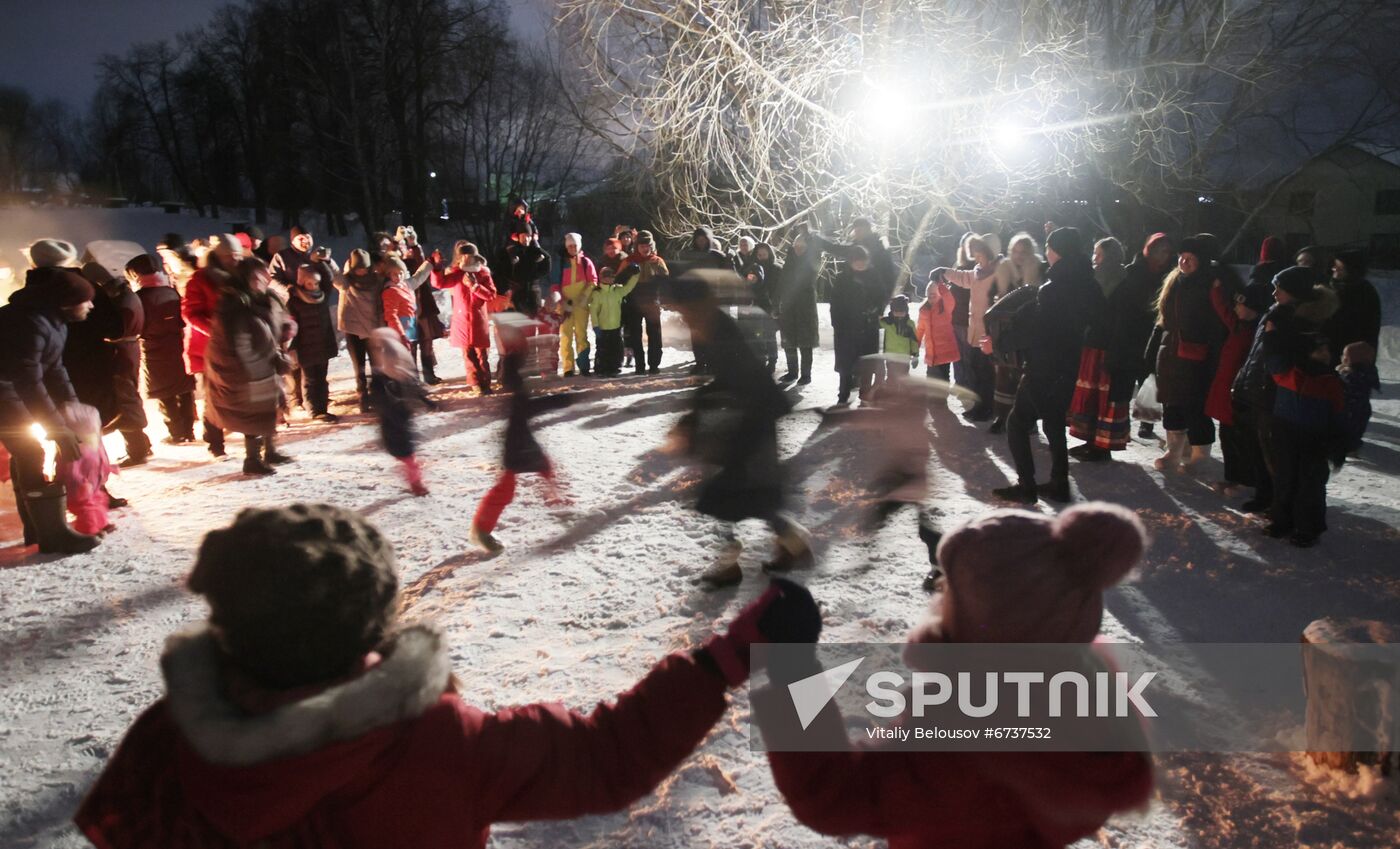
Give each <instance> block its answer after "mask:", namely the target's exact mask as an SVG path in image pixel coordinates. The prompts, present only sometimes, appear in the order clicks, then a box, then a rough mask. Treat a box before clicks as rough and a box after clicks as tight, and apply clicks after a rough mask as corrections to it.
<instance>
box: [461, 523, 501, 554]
mask: <svg viewBox="0 0 1400 849" xmlns="http://www.w3.org/2000/svg"><path fill="white" fill-rule="evenodd" d="M467 542H470V543H471V544H472V545H474V546H476V547H477V548H479V549H481V550H482V551H484V552H486V553H487V554H500V553H501V551H502V550H503V549H505V546H504V545H501V543H500V540H498V539H496V538H495V537H494V536H492V535H491V532H490V531H483V530H481V529H480V528H478V527H477V526H476V525H475V524H473V525H472V529H471V530H470V531H468V532H467Z"/></svg>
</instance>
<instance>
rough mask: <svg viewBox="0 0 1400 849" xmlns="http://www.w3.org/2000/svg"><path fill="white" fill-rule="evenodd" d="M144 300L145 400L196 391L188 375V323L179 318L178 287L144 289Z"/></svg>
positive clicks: (142, 326)
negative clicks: (186, 367) (186, 354)
mask: <svg viewBox="0 0 1400 849" xmlns="http://www.w3.org/2000/svg"><path fill="white" fill-rule="evenodd" d="M136 297H138V298H140V299H141V309H142V312H143V313H144V314H145V321H144V322H143V323H142V325H141V358H142V363H143V365H144V369H143V371H144V374H145V383H146V397H148V398H170V397H172V396H175V395H179V394H180V393H182V392H192V391H194V378H193V377H191V376H190V375H189V373H188V372H187V371H185V361H184V358H183V351H184V339H185V320H184V319H183V318H181V317H180V311H181V308H182V304H181V300H180V293H179V292H177V291H175V287H173V286H168V285H163V286H143V287H141V289H140V290H139V291H137V293H136Z"/></svg>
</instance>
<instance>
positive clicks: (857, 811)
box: [753, 503, 1152, 849]
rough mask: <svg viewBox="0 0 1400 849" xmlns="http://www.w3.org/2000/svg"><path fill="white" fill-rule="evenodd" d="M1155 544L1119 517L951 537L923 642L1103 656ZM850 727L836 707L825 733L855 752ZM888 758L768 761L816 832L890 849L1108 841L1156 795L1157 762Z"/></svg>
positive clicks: (1024, 517)
mask: <svg viewBox="0 0 1400 849" xmlns="http://www.w3.org/2000/svg"><path fill="white" fill-rule="evenodd" d="M1145 541H1146V537H1145V534H1144V531H1143V528H1142V523H1141V522H1140V521H1138V519H1137V517H1136V516H1134V515H1133V514H1132V513H1131V512H1130V511H1128V510H1125V509H1124V508H1122V507H1117V506H1115V505H1110V504H1103V503H1088V504H1079V505H1076V506H1074V507H1071V508H1069V509H1068V510H1066V511H1065V512H1064V513H1062V514H1060V516H1059V517H1053V516H1044V515H1041V514H1039V513H1029V512H1025V511H1021V510H998V511H996V512H994V513H992V514H990V515H988V516H986V517H984V518H982V519H979V520H976V521H973V522H970V523H968V524H966V525H963V526H962V527H960V528H958V529H957V530H955V531H953V532H951V533H949V534H948V535H947V536H945V537H943V539H942V542H941V543H939V545H938V562H939V564H940V565H941V567H942V568H943V571H944V572H945V573H946V574H945V577H944V579H943V581H944V584H943V588H942V592H940V593H937V594H935V595H934V597H933V599H932V601H931V603H930V608H931V610H932V612H933V617H932V618H931V619H930V620H929V621H928V622H926V623H925V624H924V625H922V626H920V627H919V628H916V629H915V630H914V632H913V633H912V634H911V635H910V637H909V641H910V642H911V643H927V642H950V643H1069V644H1076V643H1078V644H1083V643H1089V642H1091V641H1093V640H1094V639H1095V638H1096V636H1097V635H1098V631H1099V625H1100V620H1101V619H1102V618H1103V591H1104V590H1105V589H1107V588H1108V587H1111V586H1113V585H1114V584H1116V583H1118V581H1119V580H1120V579H1122V578H1123V576H1124V575H1126V574H1127V573H1128V571H1129V570H1131V569H1132V568H1133V566H1134V565H1135V564H1136V563H1137V561H1138V558H1139V557H1141V555H1142V551H1143V547H1144V544H1145ZM912 657H913V655H912V654H911V653H906V658H912ZM922 671H931V670H922ZM774 695H776V696H778V697H781V698H784V699H785V698H787V694H786V693H784V692H782V691H781V690H779V689H776V688H774V689H769V688H765V689H764V690H760V691H759V692H758V693H756V694H755V695H754V697H753V698H754V700H755V702H758V701H760V700H765V699H769V698H770V697H771V696H774ZM769 704H775V702H772V701H770V702H769ZM788 704H789V705H790V704H791V703H790V702H789V703H788ZM776 715H778V711H777V710H759V711H756V712H755V716H756V717H758V719H759V722H760V727H761V729H762V731H763V733H764V736H765V737H766V738H768V739H769V741H770V745H771V744H772V741H774V740H777V739H780V738H781V737H782V736H786V735H787V729H786V728H783V727H777V726H774V725H772V724H771V723H772V721H773V718H774V717H775V716H776ZM793 721H794V722H795V721H796V720H795V719H794V720H793ZM842 723H843V720H842V718H841V715H840V710H839V709H838V708H837V707H836V705H835V702H834V701H833V702H828V704H827V705H826V707H825V708H824V709H823V710H822V712H821V713H820V714H818V716H817V717H816V718H815V719H813V720H812V725H811V729H812V730H814V731H815V732H816V733H818V734H822V735H831V736H825V737H824V738H823V739H828V740H835V741H841V740H845V739H846V733H845V729H844V727H843V725H842ZM863 736H864V735H862V737H863ZM881 745H882V744H880V743H865V742H862V743H861V744H860V745H857V746H854V747H850V748H847V749H846V750H844V751H842V750H836V751H804V752H791V751H788V752H781V751H770V752H769V755H768V760H769V763H770V765H771V766H772V768H773V779H774V781H775V782H776V783H777V786H778V790H779V791H781V792H782V794H783V796H784V798H785V799H786V800H787V803H788V805H789V806H790V807H791V808H792V812H793V814H794V815H796V817H797V818H798V819H799V820H801V821H802V823H804V824H805V825H807V826H808V827H809V828H812V829H814V830H816V831H819V832H821V833H823V834H833V835H849V834H869V835H874V836H876V837H882V838H885V839H887V840H888V841H889V845H890V849H916V847H917V849H927V848H928V847H947V849H953V847H957V849H1050V847H1057V846H1059V847H1063V846H1067V845H1069V844H1070V843H1073V842H1074V841H1076V840H1079V839H1081V838H1084V837H1088V836H1090V835H1092V834H1094V832H1096V831H1098V829H1099V828H1100V826H1102V825H1103V824H1104V822H1105V821H1106V820H1107V819H1108V818H1109V817H1110V816H1111V815H1113V814H1114V813H1117V812H1119V811H1126V810H1131V809H1134V808H1138V807H1140V806H1142V805H1143V804H1144V803H1145V802H1146V801H1147V799H1148V796H1149V795H1150V793H1151V791H1152V763H1151V759H1150V758H1149V756H1148V755H1146V754H1144V753H1142V752H1138V751H1130V752H1007V751H997V752H977V751H881ZM883 745H889V744H888V743H885V744H883Z"/></svg>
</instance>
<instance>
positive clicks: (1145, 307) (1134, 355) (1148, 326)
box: [1084, 256, 1161, 380]
mask: <svg viewBox="0 0 1400 849" xmlns="http://www.w3.org/2000/svg"><path fill="white" fill-rule="evenodd" d="M1135 267H1136V268H1137V269H1138V270H1137V271H1134V270H1133V269H1134V268H1135ZM1156 277H1157V275H1155V274H1153V273H1152V272H1151V271H1149V270H1148V268H1147V262H1146V260H1144V259H1143V258H1142V257H1141V256H1139V257H1138V258H1137V259H1135V260H1134V261H1133V263H1132V264H1131V265H1129V266H1128V270H1127V274H1125V275H1124V276H1123V279H1122V280H1121V281H1120V282H1119V283H1118V285H1117V286H1116V287H1114V289H1113V294H1111V295H1109V296H1108V298H1107V299H1106V301H1105V304H1104V309H1103V312H1102V313H1101V314H1100V317H1099V320H1097V321H1095V322H1094V323H1093V324H1092V325H1090V328H1089V331H1088V334H1087V335H1086V336H1085V340H1084V344H1085V345H1086V346H1088V347H1090V348H1099V349H1101V350H1103V351H1104V359H1105V364H1106V365H1107V366H1108V370H1109V372H1110V373H1111V374H1113V375H1114V376H1115V377H1119V376H1121V377H1122V378H1124V379H1125V380H1141V379H1142V378H1143V377H1145V376H1146V375H1147V372H1148V369H1147V365H1146V363H1144V362H1143V356H1142V352H1143V349H1144V348H1145V347H1146V346H1147V340H1148V339H1150V338H1151V336H1152V325H1153V324H1154V323H1155V322H1156V319H1157V316H1156V312H1155V306H1156V300H1157V292H1158V289H1159V288H1160V286H1161V280H1160V279H1154V278H1156Z"/></svg>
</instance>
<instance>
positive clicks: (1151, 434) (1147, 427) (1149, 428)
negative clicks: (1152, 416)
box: [1138, 422, 1157, 439]
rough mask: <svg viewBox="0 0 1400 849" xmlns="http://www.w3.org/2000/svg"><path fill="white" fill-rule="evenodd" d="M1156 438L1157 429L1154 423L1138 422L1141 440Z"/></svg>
mask: <svg viewBox="0 0 1400 849" xmlns="http://www.w3.org/2000/svg"><path fill="white" fill-rule="evenodd" d="M1156 436H1157V429H1156V428H1155V427H1153V425H1152V422H1138V438H1139V439H1153V438H1155V437H1156Z"/></svg>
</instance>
